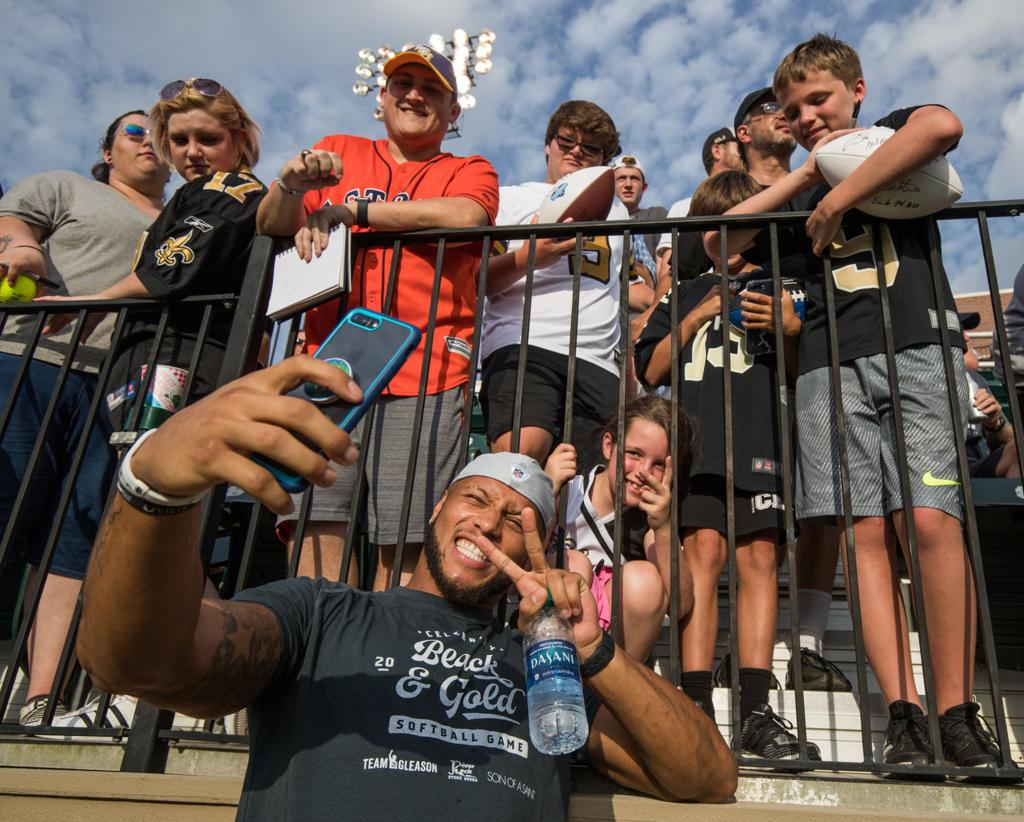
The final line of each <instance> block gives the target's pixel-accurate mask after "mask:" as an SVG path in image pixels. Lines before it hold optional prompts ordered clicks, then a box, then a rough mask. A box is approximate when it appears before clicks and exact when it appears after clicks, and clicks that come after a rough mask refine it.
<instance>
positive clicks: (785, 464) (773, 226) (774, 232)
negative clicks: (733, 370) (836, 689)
mask: <svg viewBox="0 0 1024 822" xmlns="http://www.w3.org/2000/svg"><path fill="white" fill-rule="evenodd" d="M768 239H769V242H770V243H771V265H772V319H773V321H774V323H775V378H776V389H777V391H778V402H779V418H778V419H779V446H780V448H779V450H780V452H781V453H780V454H779V456H780V457H781V461H782V504H783V507H784V508H785V521H786V533H785V540H786V572H787V577H788V582H789V586H788V587H789V639H790V647H791V648H792V659H793V661H792V663H791V664H792V666H793V689H794V691H795V695H796V733H797V743H798V745H799V749H800V758H801V759H807V713H806V708H805V705H804V680H803V676H800V675H799V674H800V664H799V663H800V609H799V606H798V604H797V599H798V594H797V591H798V587H799V586H798V581H797V578H796V522H795V513H794V510H793V490H794V487H793V449H792V447H791V444H790V440H789V435H790V431H792V428H791V420H790V408H789V389H788V387H787V383H788V380H787V373H786V350H785V349H786V336H785V334H784V333H783V330H782V264H781V261H780V259H779V225H778V223H776V222H775V221H774V220H773V221H772V222H771V223H769V224H768Z"/></svg>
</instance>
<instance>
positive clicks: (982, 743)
mask: <svg viewBox="0 0 1024 822" xmlns="http://www.w3.org/2000/svg"><path fill="white" fill-rule="evenodd" d="M980 710H981V706H980V705H978V703H976V702H965V703H963V704H962V705H954V706H953V707H952V708H950V709H949V710H947V711H946V712H945V713H944V714H943V715H942V716H940V717H939V731H940V732H941V734H942V754H943V756H944V757H945V758H946V762H948V763H949V764H950V765H957V766H959V767H964V768H997V767H999V743H997V742H996V739H995V735H994V734H993V733H992V730H991V729H990V728H989V727H988V723H987V722H985V720H984V718H982V717H981V716H979V715H978V712H979V711H980ZM1006 765H1007V767H1011V768H1012V767H1015V763H1014V762H1013V761H1012V760H1011V759H1010V758H1009V757H1007V758H1006ZM1013 781H1020V779H1019V778H1014V779H1013Z"/></svg>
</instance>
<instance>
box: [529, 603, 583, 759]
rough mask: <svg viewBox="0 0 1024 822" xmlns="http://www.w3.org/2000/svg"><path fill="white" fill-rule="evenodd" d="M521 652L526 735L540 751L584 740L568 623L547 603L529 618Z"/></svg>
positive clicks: (566, 749) (564, 749) (566, 748)
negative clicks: (528, 730) (524, 667)
mask: <svg viewBox="0 0 1024 822" xmlns="http://www.w3.org/2000/svg"><path fill="white" fill-rule="evenodd" d="M550 596H551V595H550V594H549V595H548V603H550V602H551V599H550ZM523 652H524V654H525V656H526V702H527V706H528V710H529V715H530V739H532V740H533V744H534V746H535V747H536V748H537V750H539V751H541V753H546V754H567V753H572V752H573V751H575V750H576V749H577V748H580V747H582V746H583V745H584V744H585V743H586V741H587V734H588V733H589V726H588V724H587V712H586V710H585V708H584V706H583V685H582V683H581V682H580V662H579V657H578V656H577V654H576V644H575V643H574V642H573V635H572V628H570V627H569V623H568V622H567V621H566V620H565V619H563V618H562V617H561V616H560V615H559V614H558V612H557V611H556V610H555V609H554V607H552V606H551V605H550V604H546V605H545V607H544V608H542V609H541V610H540V611H539V612H538V613H537V616H535V617H534V619H533V622H532V623H531V624H530V628H529V630H528V631H527V632H526V636H525V637H524V640H523Z"/></svg>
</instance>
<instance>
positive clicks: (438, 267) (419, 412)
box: [391, 237, 445, 587]
mask: <svg viewBox="0 0 1024 822" xmlns="http://www.w3.org/2000/svg"><path fill="white" fill-rule="evenodd" d="M444 249H445V239H444V237H442V238H441V239H440V240H438V242H437V262H436V263H435V264H434V287H433V289H432V291H431V292H430V313H429V315H428V317H429V319H428V320H427V333H426V334H425V335H424V337H423V367H422V368H421V369H420V386H419V391H418V392H417V394H416V410H415V412H414V413H413V425H412V440H411V441H410V443H409V468H408V470H407V471H406V472H405V492H404V494H403V496H402V511H401V513H400V514H399V520H398V542H397V544H396V545H395V561H394V567H393V568H392V569H391V587H396V586H398V585H399V584H400V583H401V581H402V556H403V554H404V553H405V538H406V535H407V532H408V529H409V507H410V505H411V504H412V486H413V480H414V479H415V478H416V463H417V461H418V457H419V451H420V432H421V429H422V427H423V408H424V404H425V403H426V394H427V383H428V381H429V378H430V358H431V353H432V352H433V350H434V348H433V346H434V329H435V328H436V326H437V304H438V302H439V300H440V297H441V278H442V276H443V271H444Z"/></svg>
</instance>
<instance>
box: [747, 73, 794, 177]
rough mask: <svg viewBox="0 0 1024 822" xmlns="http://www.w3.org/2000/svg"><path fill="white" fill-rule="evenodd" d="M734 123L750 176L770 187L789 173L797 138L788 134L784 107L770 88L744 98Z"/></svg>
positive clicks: (754, 92)
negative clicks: (790, 159)
mask: <svg viewBox="0 0 1024 822" xmlns="http://www.w3.org/2000/svg"><path fill="white" fill-rule="evenodd" d="M732 122H733V128H734V129H735V130H736V139H737V140H738V141H739V150H740V154H741V156H742V157H743V158H744V159H745V160H746V161H747V169H748V171H749V173H750V176H751V177H753V178H754V179H755V180H757V181H758V182H759V183H760V184H761V185H763V186H770V185H771V184H772V183H774V182H777V181H778V180H781V179H782V178H783V177H785V176H786V175H787V174H788V173H789V158H790V157H791V156H792V154H793V151H794V150H795V149H796V139H795V138H794V137H793V135H792V134H790V132H789V126H788V125H786V121H785V119H784V118H783V116H782V106H780V105H779V102H778V100H776V99H775V92H774V91H772V90H771V87H767V88H759V89H757V90H756V91H752V92H750V94H748V95H747V96H746V97H744V98H743V102H741V103H740V107H739V108H738V109H736V116H735V117H734V118H733V121H732Z"/></svg>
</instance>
